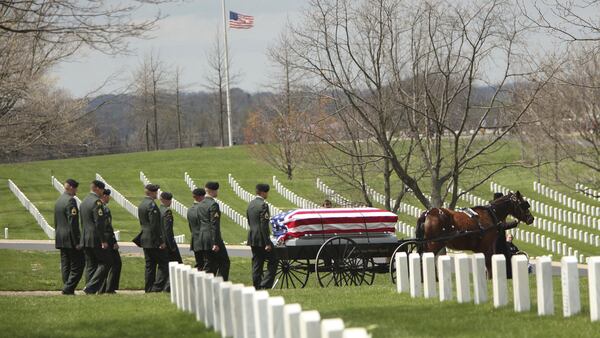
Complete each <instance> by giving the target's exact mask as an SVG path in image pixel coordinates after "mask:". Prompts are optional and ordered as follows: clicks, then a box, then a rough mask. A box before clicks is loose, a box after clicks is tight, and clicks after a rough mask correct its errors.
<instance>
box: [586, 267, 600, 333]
mask: <svg viewBox="0 0 600 338" xmlns="http://www.w3.org/2000/svg"><path fill="white" fill-rule="evenodd" d="M588 285H589V294H590V319H591V320H592V321H593V322H595V321H598V320H600V257H599V256H596V257H590V259H589V260H588Z"/></svg>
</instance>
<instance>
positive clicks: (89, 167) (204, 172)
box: [0, 143, 600, 256]
mask: <svg viewBox="0 0 600 338" xmlns="http://www.w3.org/2000/svg"><path fill="white" fill-rule="evenodd" d="M507 144H508V146H505V147H503V148H502V150H501V151H498V152H496V153H494V154H493V158H488V159H487V160H488V161H493V162H494V163H505V162H512V161H515V160H518V159H519V158H520V151H519V148H518V147H516V146H510V145H511V144H510V143H507ZM415 161H416V162H418V159H417V160H415ZM482 161H483V159H482ZM140 170H141V171H143V172H144V173H145V174H146V176H147V177H148V178H149V179H150V180H151V181H152V182H153V183H157V184H160V185H161V187H162V188H163V190H166V191H172V192H173V193H174V194H175V198H177V199H178V200H179V201H181V202H182V203H184V204H186V205H188V206H189V205H191V204H192V198H191V193H190V190H189V187H188V186H187V185H186V184H185V182H184V179H183V177H184V173H185V172H188V173H189V175H190V176H191V177H192V178H193V180H194V181H195V183H196V184H197V185H198V186H202V185H203V184H204V183H205V182H206V181H208V180H216V181H219V182H220V184H221V189H220V192H219V198H220V199H221V200H223V201H224V202H225V203H227V204H229V205H230V206H231V207H233V208H234V209H235V210H237V211H238V212H239V213H241V214H245V211H246V206H247V203H246V202H245V201H243V200H242V199H240V198H239V197H238V196H236V195H235V193H234V191H233V190H232V189H231V187H230V186H229V184H228V181H227V179H228V174H229V173H231V174H232V175H233V176H234V177H235V179H236V180H237V181H238V182H239V183H240V185H241V186H242V187H243V188H244V189H246V190H248V191H250V192H251V193H252V192H253V190H254V186H255V184H256V183H258V182H266V183H272V177H273V176H274V175H276V176H277V177H278V178H279V180H280V181H281V182H282V183H283V184H284V185H285V186H286V187H287V188H289V189H291V190H292V191H294V192H295V193H297V194H298V195H300V196H302V197H305V198H309V199H311V200H312V201H314V202H316V203H320V202H321V201H322V200H323V199H324V198H326V196H325V195H324V194H323V193H321V192H320V191H318V190H317V189H316V187H315V179H316V177H318V176H320V177H321V178H323V179H324V181H325V182H326V183H327V184H329V185H330V187H331V188H333V189H335V190H336V191H338V192H340V193H341V194H342V195H344V196H345V197H347V198H350V199H353V200H359V199H360V195H359V193H358V192H357V191H356V190H353V189H352V188H351V187H350V186H348V185H347V184H344V183H342V182H341V181H339V180H336V179H334V178H332V177H328V176H326V173H319V171H318V170H314V169H312V168H299V169H298V170H296V172H295V176H294V179H293V180H292V181H289V180H287V178H286V177H285V175H283V174H282V173H280V172H277V171H276V170H275V169H273V168H272V167H270V166H269V165H267V164H266V163H264V162H261V161H260V160H259V159H257V158H256V156H255V155H254V154H253V152H252V151H250V150H249V148H248V147H246V146H238V147H233V148H189V149H181V150H169V151H155V152H140V153H130V154H118V155H108V156H97V157H88V158H77V159H67V160H55V161H41V162H31V163H20V164H5V165H0V179H8V178H10V179H12V180H13V181H15V183H17V185H18V186H19V187H20V188H21V189H22V190H23V192H25V193H26V194H27V196H28V197H29V198H30V199H31V200H32V201H33V202H34V203H35V204H36V205H37V206H38V208H39V210H40V211H41V212H42V213H43V214H44V216H45V217H46V218H47V220H48V221H49V222H50V223H52V217H53V216H52V209H53V205H54V201H55V200H56V198H58V195H59V193H58V192H57V191H56V190H54V188H53V187H52V186H51V185H50V176H51V175H55V176H57V178H59V179H60V180H64V179H65V178H67V177H73V178H75V179H78V180H79V181H80V182H81V183H82V184H81V186H80V192H79V196H80V197H82V198H83V197H85V195H86V194H87V190H88V188H87V185H88V182H89V181H91V180H92V179H93V178H94V175H95V173H96V172H98V173H100V174H101V175H102V176H103V177H104V178H105V179H106V180H107V182H108V183H110V184H111V185H113V186H114V187H115V188H116V189H118V190H119V191H120V192H121V193H123V194H124V195H125V196H126V197H127V198H129V199H130V201H132V202H133V203H134V204H138V203H139V201H140V200H141V199H142V198H143V185H142V183H141V181H140V180H139V172H140ZM565 170H566V171H567V172H570V173H572V175H573V177H583V176H585V175H586V174H587V173H586V171H585V170H584V169H583V168H580V167H578V166H574V165H569V166H566V169H565ZM537 172H538V171H537V170H530V169H525V168H511V169H508V170H505V171H503V172H500V173H498V174H497V175H495V176H494V177H493V181H495V182H497V183H500V184H503V185H505V186H507V187H509V188H511V189H514V190H520V191H521V192H523V193H524V195H525V196H526V197H529V198H533V199H536V200H539V201H542V202H545V203H548V204H551V205H556V206H559V205H558V204H557V202H554V201H552V200H550V199H548V198H545V197H543V196H541V195H539V194H536V193H534V192H533V189H532V182H533V181H534V180H537V178H538V177H537ZM540 172H541V173H542V183H544V184H546V185H548V186H553V187H557V189H560V190H561V191H564V192H566V193H568V192H571V194H570V196H572V197H574V198H576V199H579V200H582V201H585V198H583V199H582V198H581V195H580V194H576V193H574V192H572V191H570V189H569V188H568V187H565V186H562V185H559V184H557V183H555V182H552V181H545V180H544V178H545V177H551V167H549V166H545V167H542V168H541V169H540ZM484 174H485V173H484V172H474V173H472V174H469V175H465V176H464V177H463V178H462V179H463V181H462V182H461V183H460V184H459V185H460V186H462V187H467V186H469V185H471V184H473V183H474V182H476V180H477V179H478V178H479V177H481V176H482V175H484ZM426 181H427V180H426V179H425V180H423V182H422V183H423V184H424V185H425V187H426V186H427V182H426ZM368 183H369V185H370V186H372V187H374V188H375V189H377V190H378V191H380V192H383V178H382V177H381V175H380V174H373V175H369V182H368ZM400 187H401V185H400V184H399V182H398V181H397V179H392V193H393V194H397V193H398V191H399V189H400ZM0 193H2V196H4V197H3V199H2V201H3V203H0V225H1V226H3V227H5V226H7V227H9V232H10V236H11V238H28V239H44V238H46V237H45V235H44V234H43V232H42V231H41V229H40V228H39V226H37V224H36V223H35V222H34V220H33V218H32V217H31V216H30V215H29V214H28V213H27V211H25V209H24V208H23V207H22V206H21V205H20V204H19V202H18V200H17V199H16V198H14V196H12V194H11V193H10V192H9V191H8V189H7V187H6V185H5V184H1V185H0ZM474 194H476V195H478V196H480V197H482V198H484V199H486V200H487V199H489V196H491V194H492V192H491V191H490V189H489V183H485V184H483V185H481V186H479V187H478V188H477V189H476V190H475V191H474ZM269 201H270V202H271V203H273V204H274V205H275V206H277V207H279V208H282V209H292V208H295V206H294V205H293V204H292V203H291V202H290V201H288V200H286V199H285V198H284V197H283V196H281V195H279V194H278V193H277V192H276V191H275V189H272V190H271V193H270V198H269ZM404 202H406V203H409V204H412V205H415V206H420V204H419V202H418V201H417V200H416V199H415V198H414V196H412V195H411V194H407V195H406V196H405V198H404ZM587 203H589V204H592V203H596V205H597V202H595V201H593V200H589V199H588V200H587ZM459 205H460V206H466V205H467V204H466V202H464V201H461V202H460V204H459ZM380 207H381V206H380ZM111 210H112V211H113V215H114V223H115V229H117V230H121V236H122V237H121V238H122V240H125V241H128V240H130V239H131V238H133V236H135V234H137V232H138V231H139V224H138V222H137V220H136V219H135V218H134V217H133V216H131V215H129V214H128V213H127V212H126V211H125V210H124V209H122V208H121V207H120V206H118V205H117V204H116V203H115V202H113V203H112V207H111ZM399 216H400V219H401V220H402V221H404V222H407V223H409V224H415V221H416V219H415V218H414V217H412V216H408V215H404V214H400V215H399ZM536 216H539V215H536ZM175 221H176V222H175V233H176V234H186V235H187V236H186V240H188V241H189V229H188V225H187V224H186V222H185V220H184V218H183V217H181V216H176V219H175ZM568 225H569V226H571V227H573V228H576V229H584V230H586V231H589V232H590V233H592V234H600V231H597V230H594V229H585V228H584V227H582V226H580V225H574V224H568ZM519 226H520V227H521V228H522V229H525V230H528V231H532V232H535V233H540V234H545V235H549V236H551V237H552V238H555V239H557V240H560V241H562V242H564V243H567V244H568V245H569V246H571V247H573V248H574V249H577V250H579V252H580V253H583V254H584V255H587V256H589V255H595V254H597V248H595V247H594V246H590V245H587V244H583V243H582V242H579V241H576V240H570V239H567V238H565V237H563V236H559V235H557V234H552V233H548V232H544V231H541V230H539V229H536V228H533V227H531V226H526V225H524V224H520V225H519ZM222 231H223V234H224V238H225V240H226V241H227V242H228V243H230V244H239V243H242V242H243V241H244V240H245V239H246V232H245V231H244V230H243V229H242V228H241V227H239V226H238V225H236V224H235V223H233V221H232V220H230V219H229V218H227V217H223V218H222ZM400 237H405V235H400ZM518 245H519V247H520V248H521V249H523V250H526V251H527V252H528V253H530V255H534V256H537V255H542V254H548V251H547V250H544V249H541V248H539V247H536V246H534V245H531V244H524V243H518Z"/></svg>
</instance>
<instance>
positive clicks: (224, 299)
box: [219, 282, 233, 338]
mask: <svg viewBox="0 0 600 338" xmlns="http://www.w3.org/2000/svg"><path fill="white" fill-rule="evenodd" d="M232 286H233V283H231V282H222V283H221V284H219V318H220V323H221V330H220V331H221V337H223V338H226V337H233V318H232V317H231V288H232Z"/></svg>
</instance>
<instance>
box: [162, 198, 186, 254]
mask: <svg viewBox="0 0 600 338" xmlns="http://www.w3.org/2000/svg"><path fill="white" fill-rule="evenodd" d="M158 208H159V210H160V219H161V222H162V226H163V230H164V232H165V242H166V244H167V249H168V250H169V262H179V263H183V260H182V259H181V254H180V253H179V247H178V246H177V243H176V242H175V233H174V232H173V224H174V220H173V211H172V210H171V208H169V207H167V206H164V205H160V206H159V207H158Z"/></svg>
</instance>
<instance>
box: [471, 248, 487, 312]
mask: <svg viewBox="0 0 600 338" xmlns="http://www.w3.org/2000/svg"><path fill="white" fill-rule="evenodd" d="M471 270H472V271H473V300H474V301H475V304H482V303H485V302H486V301H487V275H486V271H485V256H484V255H483V254H482V253H476V254H474V255H473V258H472V259H471Z"/></svg>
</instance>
